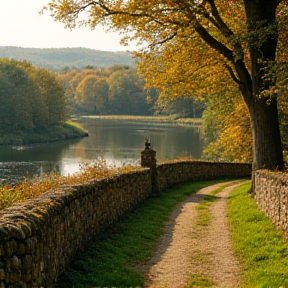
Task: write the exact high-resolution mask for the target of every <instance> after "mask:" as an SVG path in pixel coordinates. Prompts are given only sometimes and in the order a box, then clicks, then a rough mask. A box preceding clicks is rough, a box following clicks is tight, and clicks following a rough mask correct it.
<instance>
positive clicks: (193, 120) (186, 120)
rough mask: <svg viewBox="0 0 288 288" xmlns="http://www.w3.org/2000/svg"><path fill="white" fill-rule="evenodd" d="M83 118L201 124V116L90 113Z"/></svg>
mask: <svg viewBox="0 0 288 288" xmlns="http://www.w3.org/2000/svg"><path fill="white" fill-rule="evenodd" d="M81 117H83V118H92V119H114V120H135V121H136V120H137V121H144V122H154V123H177V124H187V125H194V126H201V125H202V119H201V118H177V117H175V116H134V115H102V116H99V115H98V116H96V115H90V116H81Z"/></svg>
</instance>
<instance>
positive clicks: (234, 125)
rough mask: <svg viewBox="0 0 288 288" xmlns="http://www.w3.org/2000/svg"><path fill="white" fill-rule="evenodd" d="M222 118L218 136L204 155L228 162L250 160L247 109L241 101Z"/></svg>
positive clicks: (248, 161) (249, 133)
mask: <svg viewBox="0 0 288 288" xmlns="http://www.w3.org/2000/svg"><path fill="white" fill-rule="evenodd" d="M234 105H235V106H234V109H233V112H231V113H230V114H228V115H226V116H225V117H224V118H223V119H222V121H221V122H222V127H220V126H218V128H216V127H214V129H215V128H216V129H218V133H219V134H218V138H217V139H216V140H215V141H213V142H211V143H210V144H209V145H208V146H207V147H206V148H205V149H204V151H203V153H204V155H205V157H207V158H209V159H213V160H221V161H228V162H246V163H251V162H252V136H251V127H250V118H249V113H248V109H247V107H246V105H245V103H244V102H243V101H239V100H238V101H237V102H235V103H234Z"/></svg>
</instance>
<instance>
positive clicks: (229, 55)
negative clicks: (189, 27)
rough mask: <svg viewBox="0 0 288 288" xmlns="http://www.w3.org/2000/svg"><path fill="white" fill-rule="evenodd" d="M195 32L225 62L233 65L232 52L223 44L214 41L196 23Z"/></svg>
mask: <svg viewBox="0 0 288 288" xmlns="http://www.w3.org/2000/svg"><path fill="white" fill-rule="evenodd" d="M195 30H196V32H197V33H198V34H199V36H200V37H201V38H202V39H203V40H204V41H205V42H206V43H207V44H208V45H209V46H210V47H211V48H213V49H215V50H216V51H218V52H219V53H220V54H222V55H223V56H224V57H225V58H226V59H227V60H229V61H230V62H232V63H234V57H233V52H232V51H231V50H230V49H228V48H227V47H226V46H225V45H224V44H222V43H221V42H219V41H218V40H216V39H215V38H214V37H213V36H211V35H210V34H209V33H208V31H207V30H206V29H205V28H204V27H203V26H202V25H201V24H200V23H197V24H196V27H195Z"/></svg>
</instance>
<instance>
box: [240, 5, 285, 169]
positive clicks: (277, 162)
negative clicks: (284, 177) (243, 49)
mask: <svg viewBox="0 0 288 288" xmlns="http://www.w3.org/2000/svg"><path fill="white" fill-rule="evenodd" d="M244 4H245V12H246V19H247V27H248V35H252V36H253V35H254V38H252V39H251V40H250V41H251V42H250V43H249V50H250V57H251V80H252V87H251V92H250V93H247V89H246V91H245V93H243V92H242V94H243V97H244V100H245V102H246V103H247V105H248V108H249V112H250V118H251V125H252V133H253V135H252V136H253V154H254V158H253V160H254V161H253V170H254V171H255V170H258V169H263V168H265V169H272V170H275V169H279V170H281V169H283V168H284V163H283V154H282V144H281V137H280V129H279V121H278V110H277V95H269V96H263V95H261V92H262V91H265V90H268V89H269V88H270V87H273V86H274V85H275V82H276V76H275V75H273V72H271V69H270V70H269V73H270V74H269V76H270V77H269V78H268V77H266V79H265V77H264V76H265V73H267V72H268V67H267V66H268V65H270V66H271V63H272V65H273V64H274V63H275V58H276V46H277V36H278V34H277V26H276V8H277V5H278V1H275V0H261V1H258V0H244ZM267 27H268V28H269V29H266V30H265V28H267ZM261 29H263V31H262V30H261ZM267 31H268V32H267ZM263 33H267V34H265V35H264V34H263ZM263 35H264V36H265V37H264V38H265V40H264V41H263V40H260V39H261V36H263ZM255 36H256V37H255ZM261 41H262V42H261ZM246 88H247V86H246Z"/></svg>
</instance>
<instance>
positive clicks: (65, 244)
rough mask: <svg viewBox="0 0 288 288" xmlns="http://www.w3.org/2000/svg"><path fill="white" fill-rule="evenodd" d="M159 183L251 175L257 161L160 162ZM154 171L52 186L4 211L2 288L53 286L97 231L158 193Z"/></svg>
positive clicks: (0, 240)
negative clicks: (154, 185)
mask: <svg viewBox="0 0 288 288" xmlns="http://www.w3.org/2000/svg"><path fill="white" fill-rule="evenodd" d="M156 171H157V172H156V173H157V181H156V184H157V188H158V189H164V188H167V187H170V186H171V185H174V184H176V183H179V182H183V181H191V180H200V179H202V180H204V179H212V178H223V177H230V176H233V177H235V176H238V177H242V176H250V174H251V165H246V164H227V163H226V164H225V163H209V162H208V163H207V162H194V161H186V162H173V163H166V164H161V165H158V166H157V168H156ZM151 174H152V173H151V170H150V169H148V168H143V170H141V171H135V172H131V173H128V174H123V175H119V176H117V177H113V178H109V179H104V180H98V181H97V180H93V181H90V182H87V183H83V184H81V185H78V186H66V187H62V188H59V189H56V190H54V191H48V192H46V193H44V194H43V195H41V197H39V198H37V199H33V200H30V201H27V202H24V203H21V204H18V205H15V206H13V207H10V208H8V209H6V210H4V211H1V213H0V288H8V287H9V288H40V287H44V288H50V287H53V283H54V281H55V279H57V276H58V275H59V274H60V273H61V272H62V271H64V270H65V267H67V265H69V263H70V261H71V260H72V259H73V257H74V255H75V253H76V252H77V250H79V249H81V248H83V247H84V245H85V243H87V242H88V241H89V240H90V239H91V237H92V235H94V234H96V233H97V232H99V231H100V230H103V229H105V228H106V227H107V226H109V225H110V224H112V223H113V222H115V221H117V220H118V219H119V217H120V216H121V215H123V214H124V213H126V212H127V211H129V210H131V209H135V208H136V207H137V205H139V203H141V202H143V201H145V199H147V197H149V195H150V194H151V193H152V182H151V179H154V178H153V175H151Z"/></svg>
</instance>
